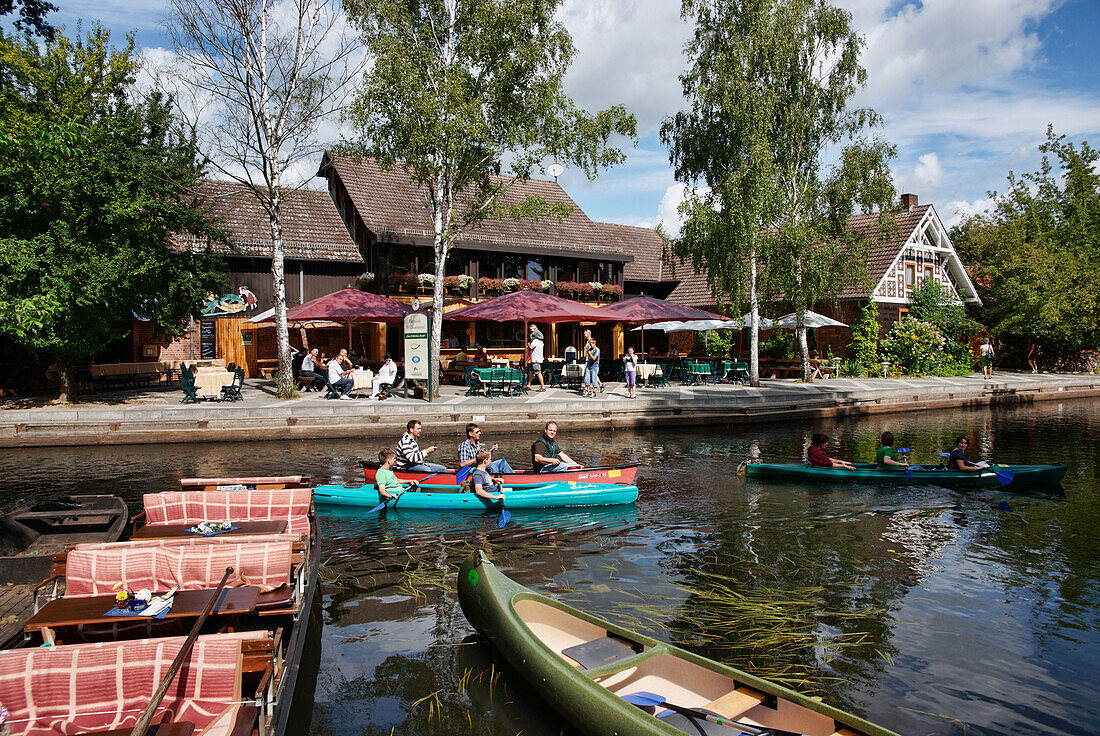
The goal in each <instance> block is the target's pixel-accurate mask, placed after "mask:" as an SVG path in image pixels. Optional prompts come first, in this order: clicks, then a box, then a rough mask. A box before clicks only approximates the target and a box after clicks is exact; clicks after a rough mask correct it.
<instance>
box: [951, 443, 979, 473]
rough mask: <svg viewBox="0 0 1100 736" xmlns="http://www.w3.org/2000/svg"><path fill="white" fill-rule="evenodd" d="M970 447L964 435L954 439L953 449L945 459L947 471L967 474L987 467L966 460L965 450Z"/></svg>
mask: <svg viewBox="0 0 1100 736" xmlns="http://www.w3.org/2000/svg"><path fill="white" fill-rule="evenodd" d="M969 446H970V440H969V439H967V437H966V435H965V434H960V435H959V436H958V437H956V438H955V449H954V450H952V451H951V454H950V455H948V457H947V469H948V470H963V471H966V472H968V473H976V472H980V471H982V470H985V469H986V468H988V467H989V463H987V462H984V461H983V462H980V463H978V464H977V465H975V464H974V463H972V462H970V461H969V460H967V459H966V448H967V447H969Z"/></svg>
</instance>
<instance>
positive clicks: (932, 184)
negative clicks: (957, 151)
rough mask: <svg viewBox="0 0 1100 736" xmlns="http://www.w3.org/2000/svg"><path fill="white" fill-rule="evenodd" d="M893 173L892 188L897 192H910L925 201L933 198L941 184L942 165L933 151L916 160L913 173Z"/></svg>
mask: <svg viewBox="0 0 1100 736" xmlns="http://www.w3.org/2000/svg"><path fill="white" fill-rule="evenodd" d="M893 173H894V186H895V187H896V188H897V190H898V191H899V192H912V193H914V194H917V195H918V196H920V197H922V198H923V199H926V200H931V199H934V198H935V195H936V194H938V193H939V190H940V184H941V183H942V182H943V165H942V164H941V163H940V157H939V156H938V155H937V154H936V152H935V151H933V152H931V153H926V154H924V155H923V156H921V157H920V158H919V159H918V163H917V165H916V168H914V169H913V173H911V174H904V173H901V172H898V171H895V172H893Z"/></svg>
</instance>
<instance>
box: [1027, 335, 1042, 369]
mask: <svg viewBox="0 0 1100 736" xmlns="http://www.w3.org/2000/svg"><path fill="white" fill-rule="evenodd" d="M1038 359H1039V346H1038V345H1036V344H1035V340H1032V341H1031V346H1030V347H1029V348H1028V349H1027V365H1028V367H1029V368H1031V372H1032V373H1038V372H1039V364H1038V362H1037V361H1038Z"/></svg>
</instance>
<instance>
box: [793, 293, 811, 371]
mask: <svg viewBox="0 0 1100 736" xmlns="http://www.w3.org/2000/svg"><path fill="white" fill-rule="evenodd" d="M802 314H803V312H802V310H801V309H800V310H798V312H797V315H796V317H795V328H794V334H795V339H796V340H798V351H799V353H801V355H802V380H803V381H806V382H807V383H812V382H813V378H811V375H812V371H811V370H810V346H809V343H808V342H806V323H805V322H803V321H802Z"/></svg>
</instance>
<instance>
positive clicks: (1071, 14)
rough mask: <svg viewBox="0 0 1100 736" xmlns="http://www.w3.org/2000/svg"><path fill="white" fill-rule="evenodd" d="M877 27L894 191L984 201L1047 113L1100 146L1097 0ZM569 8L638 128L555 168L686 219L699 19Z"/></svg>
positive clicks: (862, 13)
mask: <svg viewBox="0 0 1100 736" xmlns="http://www.w3.org/2000/svg"><path fill="white" fill-rule="evenodd" d="M54 1H55V4H57V5H59V6H60V7H61V9H60V11H59V12H58V13H55V14H54V15H53V16H52V20H53V22H54V23H55V24H58V25H63V26H65V27H66V28H67V29H68V32H69V34H70V35H72V34H73V33H74V32H75V29H76V25H77V22H78V20H83V22H84V25H85V28H87V27H88V26H89V25H90V23H91V22H93V21H98V22H100V23H102V24H103V25H104V26H106V27H107V28H109V29H110V30H111V31H112V33H113V34H114V35H115V36H116V38H117V39H118V41H119V43H121V42H122V37H123V35H124V34H125V33H127V32H129V31H133V32H135V34H136V41H137V44H138V46H139V47H141V48H143V49H149V50H151V52H152V53H153V54H155V53H156V50H157V49H162V48H164V47H166V46H167V44H168V41H167V38H166V36H165V34H164V32H163V29H162V28H161V26H160V23H161V21H162V18H163V15H164V3H163V0H148V1H144V2H127V1H125V0H95V1H94V2H93V1H91V0H54ZM836 4H838V5H840V6H842V7H844V8H846V9H847V10H849V11H850V12H851V13H852V16H853V24H854V26H855V27H856V28H857V29H858V30H859V32H860V33H861V34H863V36H864V37H865V39H866V48H865V51H864V55H863V57H862V58H863V62H864V65H865V66H866V68H867V70H868V75H869V80H868V85H867V88H866V89H865V90H864V91H863V92H861V93H860V95H859V98H858V100H857V102H858V104H861V105H869V106H871V107H874V108H875V109H876V110H878V111H879V112H880V113H882V114H883V115H884V117H885V119H886V125H885V128H884V130H883V133H884V135H885V136H886V137H887V138H888V139H889V140H891V141H893V142H894V143H896V144H897V146H898V157H897V159H896V161H895V162H894V170H895V183H896V184H897V186H898V188H899V190H902V191H910V192H915V193H916V194H917V195H918V196H919V197H920V201H921V202H932V203H934V204H935V205H936V209H937V211H938V212H939V213H940V216H941V217H942V218H943V219H944V220H945V221H946V222H947V223H948V225H950V224H953V223H954V222H956V221H958V219H959V218H960V217H963V216H964V215H965V214H966V213H968V212H973V211H978V210H981V209H983V208H984V207H988V204H989V203H988V199H987V198H986V192H987V190H989V189H996V190H1002V189H1003V188H1004V182H1005V177H1006V175H1007V173H1008V171H1009V170H1015V171H1017V172H1019V171H1026V170H1032V169H1034V168H1035V167H1036V165H1037V163H1038V155H1037V153H1036V147H1037V146H1038V145H1039V143H1041V142H1042V141H1043V139H1044V138H1045V133H1046V127H1047V124H1048V123H1052V124H1053V125H1054V127H1055V130H1056V131H1058V132H1060V133H1065V134H1067V135H1068V136H1069V137H1070V139H1072V140H1075V141H1080V140H1090V141H1091V142H1092V143H1093V144H1094V145H1100V136H1098V135H1097V133H1098V132H1100V94H1098V92H1100V48H1098V45H1097V44H1096V42H1095V38H1096V35H1097V33H1098V31H1100V1H1098V0H1064V1H1060V0H925V2H918V1H916V0H901V1H900V2H899V0H836ZM560 18H561V19H562V21H563V22H564V23H565V25H566V27H567V28H568V29H569V31H570V33H571V34H572V35H573V39H574V43H575V44H576V46H577V50H578V53H577V56H576V58H575V60H574V64H573V67H572V68H571V70H570V73H569V75H568V77H567V89H568V91H569V93H570V94H571V95H572V96H573V97H574V99H575V100H576V101H577V102H578V104H580V105H582V106H583V107H586V108H588V109H601V108H604V107H607V106H609V105H612V104H616V103H623V104H625V105H626V106H627V107H628V108H629V109H630V110H631V111H633V112H634V113H635V114H636V115H637V116H638V122H639V133H640V138H639V140H638V143H637V146H636V147H629V148H628V149H627V154H628V159H627V162H626V164H625V165H623V166H620V167H618V168H616V169H613V170H611V171H609V172H606V173H604V174H603V175H601V177H600V178H599V179H598V180H596V181H594V182H589V181H586V180H584V178H583V177H578V176H577V175H576V173H575V172H571V171H566V173H565V174H564V175H563V176H562V177H561V178H560V179H559V181H560V182H561V184H562V185H563V186H564V187H565V189H566V191H568V192H569V193H570V194H571V195H572V196H573V198H574V199H575V200H576V202H577V203H578V204H579V205H580V206H581V208H582V209H584V211H585V212H586V213H587V214H588V216H589V217H591V218H592V219H594V220H600V221H607V222H619V223H625V224H631V225H649V226H651V225H653V224H654V223H656V222H658V221H662V220H663V221H665V222H666V223H667V224H668V225H669V227H670V229H672V230H674V231H675V230H676V221H675V220H676V214H675V209H676V205H677V204H678V203H679V201H680V200H681V198H682V191H683V190H682V186H681V185H679V184H677V183H676V182H675V181H674V179H673V177H672V171H671V168H670V166H669V164H668V154H667V151H666V150H665V148H664V147H663V146H662V145H661V143H660V141H659V140H658V138H657V135H656V131H657V128H658V127H659V126H660V123H661V121H662V120H663V119H664V118H665V117H666V116H668V115H670V114H672V113H674V112H676V111H677V110H679V109H681V107H682V106H683V100H682V97H681V95H680V87H679V82H678V80H677V75H678V74H679V73H680V72H681V71H682V69H683V66H684V61H683V56H682V46H683V43H684V41H685V40H686V39H687V38H688V35H689V32H690V31H689V28H688V27H687V26H686V25H685V24H684V23H683V21H682V20H681V19H680V17H679V2H677V1H676V0H566V2H565V3H564V4H563V7H562V9H561V12H560Z"/></svg>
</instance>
